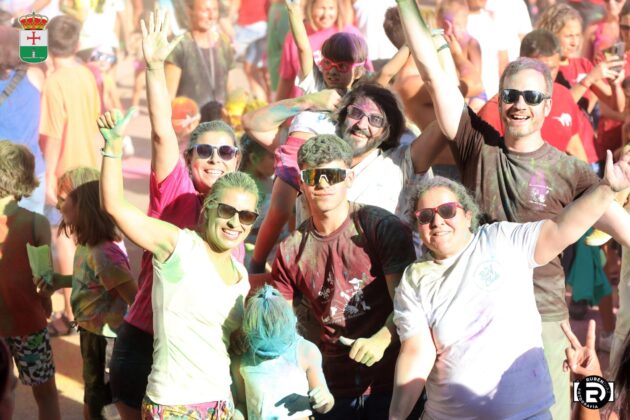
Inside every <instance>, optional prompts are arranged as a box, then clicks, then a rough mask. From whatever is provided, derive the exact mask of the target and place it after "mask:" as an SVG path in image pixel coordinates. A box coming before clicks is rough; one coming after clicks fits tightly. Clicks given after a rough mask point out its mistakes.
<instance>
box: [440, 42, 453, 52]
mask: <svg viewBox="0 0 630 420" xmlns="http://www.w3.org/2000/svg"><path fill="white" fill-rule="evenodd" d="M446 49H448V50H450V49H451V48H450V47H449V46H448V44H444V45H442V46H441V47H440V48H438V49H437V52H440V51H442V50H446Z"/></svg>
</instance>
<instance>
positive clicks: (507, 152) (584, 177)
mask: <svg viewBox="0 0 630 420" xmlns="http://www.w3.org/2000/svg"><path fill="white" fill-rule="evenodd" d="M398 7H399V10H400V15H401V18H402V22H403V26H404V29H405V33H406V34H407V40H408V42H409V47H410V49H411V50H412V52H413V55H414V57H415V58H416V64H417V65H418V69H419V70H420V73H421V75H422V78H423V80H425V82H426V83H427V85H428V86H429V93H430V94H431V97H432V98H433V102H434V104H435V106H436V116H437V120H438V123H439V124H440V127H441V129H442V131H443V133H444V134H445V136H446V137H447V138H448V139H449V140H450V141H451V146H452V149H453V150H454V154H455V159H456V161H457V163H458V167H459V169H460V171H461V173H462V181H463V183H464V185H465V186H466V187H467V188H468V189H470V190H471V191H473V192H474V194H475V198H476V199H477V201H478V203H479V204H480V206H481V211H482V213H485V216H486V219H490V220H493V221H510V222H519V223H523V222H532V221H538V220H543V219H549V218H553V217H555V216H557V215H558V214H559V213H560V212H561V211H562V209H563V208H564V207H565V206H567V205H568V204H569V203H571V202H572V201H574V200H575V199H576V198H577V197H579V196H580V195H581V194H582V193H583V192H584V191H586V190H587V189H588V188H590V187H591V186H593V185H594V184H596V183H597V182H598V179H597V177H596V175H595V174H594V173H593V172H592V171H591V169H590V168H589V166H588V165H587V164H586V163H584V162H581V161H578V160H577V159H575V158H573V157H570V156H567V155H566V154H564V153H562V152H560V151H559V150H557V149H555V148H554V147H552V146H551V145H550V144H549V143H546V142H545V140H544V139H543V137H542V135H541V128H542V125H543V122H544V120H545V117H546V116H547V115H548V114H549V112H550V110H551V99H550V98H551V94H552V86H553V80H552V78H551V74H550V72H549V69H548V68H547V66H546V65H544V64H543V63H541V62H540V61H537V60H533V59H530V58H519V59H517V60H516V61H514V62H512V63H510V64H509V65H508V66H507V68H506V69H505V71H504V73H503V75H502V76H501V80H500V83H499V105H498V106H499V114H500V116H501V120H502V122H503V126H504V129H505V135H504V136H501V135H499V133H497V132H496V131H495V130H494V129H493V128H492V127H491V126H489V125H488V124H487V123H485V122H484V121H483V120H481V118H479V117H478V116H477V115H476V114H475V113H474V112H472V111H471V110H470V109H469V108H468V107H467V106H465V103H464V98H463V97H462V95H461V93H460V92H459V89H458V88H457V86H455V85H453V84H452V83H450V81H449V80H448V79H446V78H445V77H444V76H443V75H442V74H441V73H440V70H439V68H440V67H439V62H438V60H437V55H436V54H435V48H434V45H433V43H432V40H431V33H430V30H429V28H428V27H427V25H426V24H425V22H424V20H423V19H422V17H421V16H420V13H419V11H418V8H417V6H416V4H415V1H414V0H398ZM412 34H413V36H411V35H412ZM428 146H429V147H431V145H428ZM425 153H429V154H430V152H429V151H426V152H425ZM417 169H418V170H422V168H417ZM596 226H597V227H598V228H600V229H602V230H604V231H606V232H608V233H610V234H611V235H612V236H613V237H615V238H616V239H617V240H618V241H619V242H621V243H624V244H625V243H629V242H630V217H629V216H628V215H627V213H626V212H625V211H624V210H623V209H622V208H621V207H620V206H619V205H618V204H616V203H613V204H611V205H610V206H609V208H608V210H607V211H606V213H605V214H604V216H603V217H602V218H601V219H600V220H599V221H598V223H597V225H596ZM564 283H565V281H564V271H563V269H562V266H561V264H560V258H555V259H554V260H552V261H551V262H550V263H548V264H547V265H545V266H542V267H539V268H536V269H535V270H534V291H535V296H536V303H537V307H538V311H539V313H540V315H541V318H542V339H543V344H544V352H545V358H546V360H547V363H548V365H549V371H550V373H551V378H552V381H553V388H554V394H555V400H556V403H555V405H554V406H553V407H552V408H551V414H552V416H553V417H554V418H558V419H566V418H569V416H570V412H569V410H570V399H569V372H565V371H564V370H563V361H564V360H565V349H566V348H567V347H569V342H568V340H567V339H566V337H565V335H564V333H563V332H562V330H561V328H560V323H561V322H562V321H565V320H567V319H568V311H567V306H566V302H565V285H564ZM499 345H500V343H499ZM403 346H404V342H403Z"/></svg>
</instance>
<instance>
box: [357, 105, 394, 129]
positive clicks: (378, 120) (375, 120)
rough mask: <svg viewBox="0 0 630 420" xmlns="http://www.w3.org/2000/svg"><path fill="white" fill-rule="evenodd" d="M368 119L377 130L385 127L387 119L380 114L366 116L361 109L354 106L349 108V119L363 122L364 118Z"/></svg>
mask: <svg viewBox="0 0 630 420" xmlns="http://www.w3.org/2000/svg"><path fill="white" fill-rule="evenodd" d="M365 116H367V117H368V122H369V123H370V125H371V126H373V127H376V128H383V127H385V117H384V116H382V115H378V114H366V113H365V112H364V111H363V110H362V109H361V108H357V107H356V106H354V105H350V106H349V107H348V117H350V118H352V119H354V120H361V119H363V117H365Z"/></svg>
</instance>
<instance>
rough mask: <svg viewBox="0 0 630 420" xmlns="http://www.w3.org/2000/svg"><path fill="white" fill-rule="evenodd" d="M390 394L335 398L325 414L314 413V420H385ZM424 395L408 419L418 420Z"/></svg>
mask: <svg viewBox="0 0 630 420" xmlns="http://www.w3.org/2000/svg"><path fill="white" fill-rule="evenodd" d="M391 400H392V395H391V394H372V395H362V396H360V397H350V398H339V399H337V398H335V405H334V407H333V409H332V410H330V411H329V412H328V413H326V414H319V413H315V419H316V420H387V419H388V418H389V403H390V402H391ZM425 401H426V393H424V392H423V393H422V395H421V396H420V398H419V399H418V402H417V403H416V405H415V407H414V408H413V410H412V412H411V414H410V415H409V417H408V418H409V419H418V418H420V416H421V415H422V412H423V411H424V403H425Z"/></svg>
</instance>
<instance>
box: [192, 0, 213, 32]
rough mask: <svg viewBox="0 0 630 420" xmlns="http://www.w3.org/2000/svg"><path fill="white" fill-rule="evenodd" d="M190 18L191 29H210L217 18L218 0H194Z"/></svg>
mask: <svg viewBox="0 0 630 420" xmlns="http://www.w3.org/2000/svg"><path fill="white" fill-rule="evenodd" d="M190 18H191V23H192V29H193V30H195V31H200V32H205V31H208V30H210V29H211V28H212V27H213V26H214V25H215V24H216V23H217V22H218V20H219V0H194V2H193V8H192V10H191V11H190Z"/></svg>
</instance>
